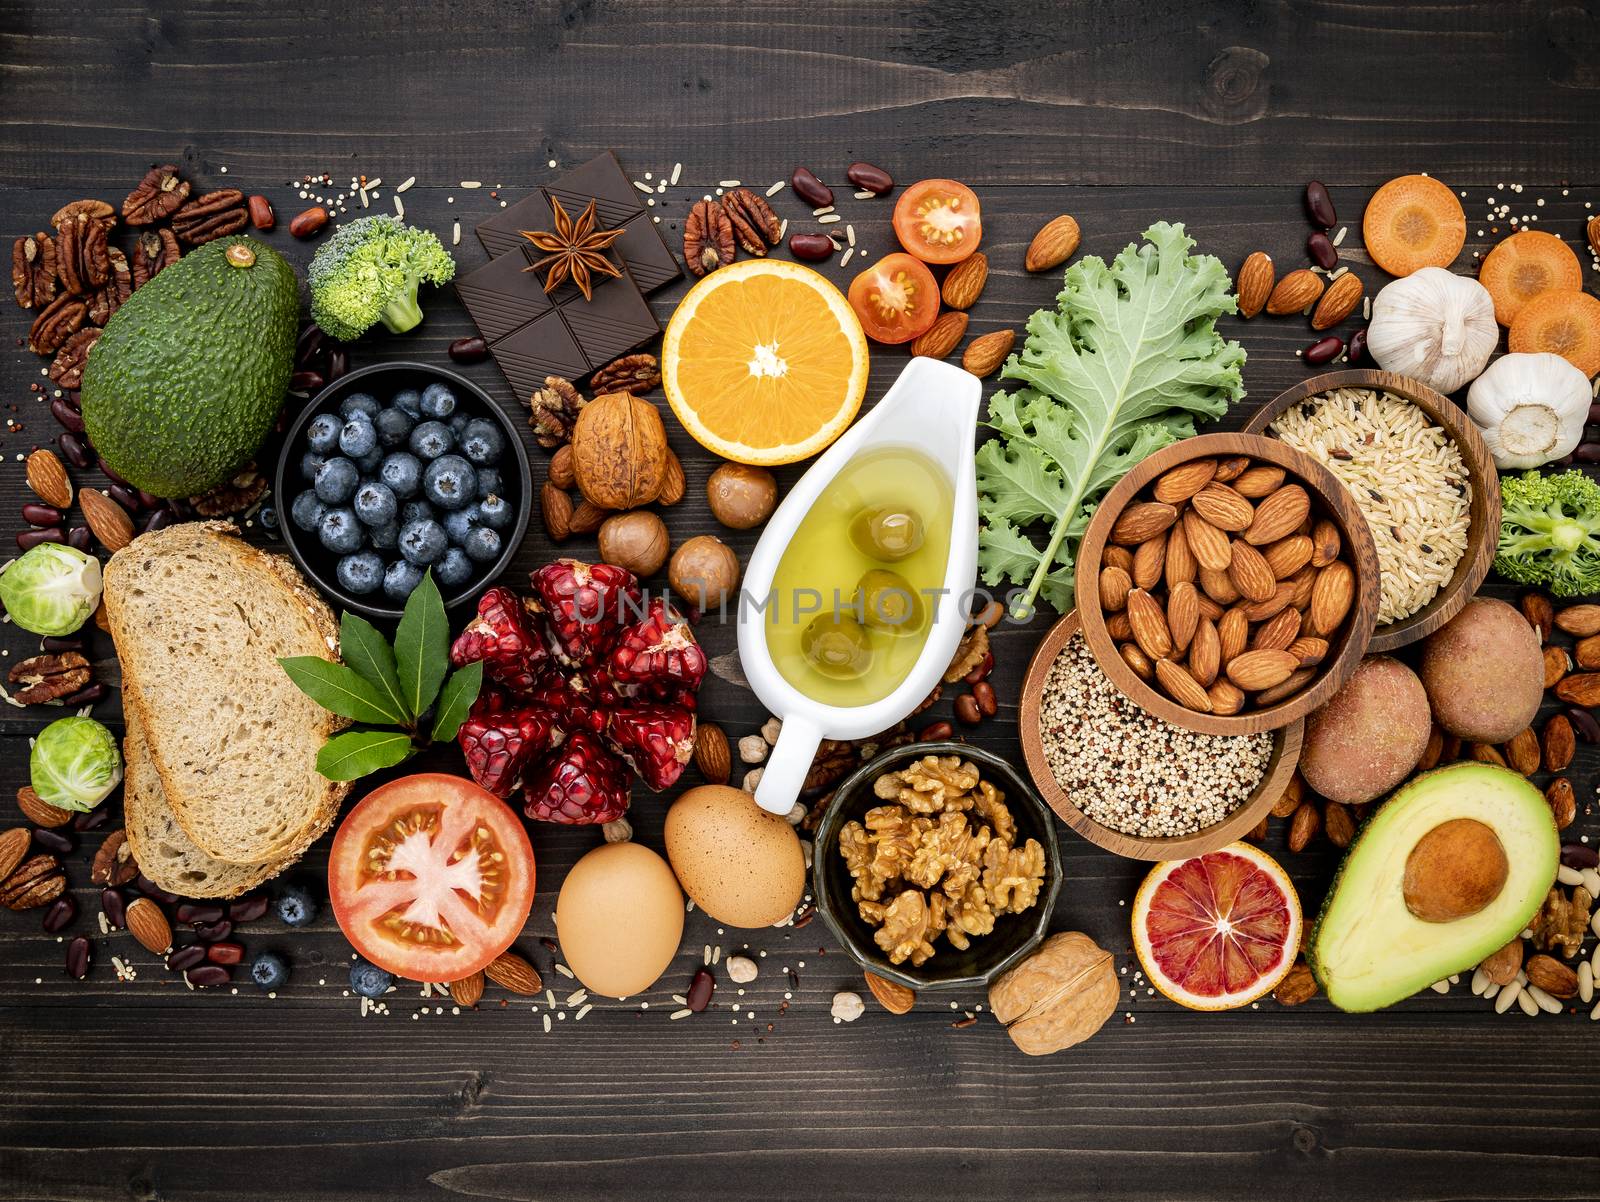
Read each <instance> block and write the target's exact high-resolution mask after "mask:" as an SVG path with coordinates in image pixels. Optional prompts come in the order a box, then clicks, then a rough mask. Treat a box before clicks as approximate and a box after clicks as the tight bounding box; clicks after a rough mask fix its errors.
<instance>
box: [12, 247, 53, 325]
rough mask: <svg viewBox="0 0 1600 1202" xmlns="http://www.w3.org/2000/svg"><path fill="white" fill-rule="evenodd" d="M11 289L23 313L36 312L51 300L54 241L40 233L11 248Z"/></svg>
mask: <svg viewBox="0 0 1600 1202" xmlns="http://www.w3.org/2000/svg"><path fill="white" fill-rule="evenodd" d="M11 287H12V290H13V291H14V292H15V293H16V294H17V304H19V305H21V306H22V307H23V308H24V309H38V308H41V307H43V306H44V305H48V304H49V303H50V302H51V301H52V300H54V299H55V295H56V240H55V239H54V238H52V237H51V236H50V235H49V234H47V233H45V232H44V231H43V230H40V231H39V232H38V233H37V234H24V235H23V236H22V237H20V238H18V239H17V240H16V241H15V242H13V243H12V244H11Z"/></svg>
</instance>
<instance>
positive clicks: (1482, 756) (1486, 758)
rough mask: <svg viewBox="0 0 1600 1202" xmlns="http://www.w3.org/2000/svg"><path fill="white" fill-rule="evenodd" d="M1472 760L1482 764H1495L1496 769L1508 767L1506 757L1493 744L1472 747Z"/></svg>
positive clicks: (1473, 745) (1477, 744)
mask: <svg viewBox="0 0 1600 1202" xmlns="http://www.w3.org/2000/svg"><path fill="white" fill-rule="evenodd" d="M1471 752H1472V758H1473V759H1475V760H1477V761H1478V763H1480V764H1493V765H1494V766H1495V767H1496V768H1504V767H1506V757H1505V755H1504V753H1502V752H1501V750H1500V749H1499V748H1498V747H1496V746H1495V745H1494V744H1493V743H1474V744H1472V747H1471Z"/></svg>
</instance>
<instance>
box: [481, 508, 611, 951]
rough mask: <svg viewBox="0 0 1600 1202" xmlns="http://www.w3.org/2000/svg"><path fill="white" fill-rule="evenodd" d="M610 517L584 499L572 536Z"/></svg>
mask: <svg viewBox="0 0 1600 1202" xmlns="http://www.w3.org/2000/svg"><path fill="white" fill-rule="evenodd" d="M610 516H611V510H609V509H601V508H600V506H598V505H596V504H595V503H594V502H593V501H591V500H589V499H588V498H587V497H585V498H584V499H583V500H582V501H579V502H578V506H577V508H576V509H574V510H573V511H572V518H571V521H570V528H571V530H572V533H574V534H593V533H594V532H595V531H596V530H598V529H600V527H601V526H602V525H604V524H605V520H606V519H607V518H608V517H610ZM493 979H494V978H492V977H491V978H490V980H493Z"/></svg>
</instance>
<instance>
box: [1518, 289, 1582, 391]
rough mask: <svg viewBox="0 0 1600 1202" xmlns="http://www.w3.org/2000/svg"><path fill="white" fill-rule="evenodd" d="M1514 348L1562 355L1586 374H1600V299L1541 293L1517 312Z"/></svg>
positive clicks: (1568, 293) (1573, 293)
mask: <svg viewBox="0 0 1600 1202" xmlns="http://www.w3.org/2000/svg"><path fill="white" fill-rule="evenodd" d="M1510 345H1511V349H1512V350H1514V351H1528V352H1538V351H1548V352H1550V353H1551V354H1552V355H1560V356H1561V357H1562V358H1563V359H1565V360H1566V361H1567V362H1568V363H1571V364H1572V365H1573V366H1574V367H1576V368H1577V369H1578V370H1579V371H1581V372H1582V373H1583V374H1584V375H1586V376H1589V377H1591V378H1593V376H1594V375H1595V373H1596V372H1600V300H1596V299H1595V298H1594V297H1592V296H1590V295H1589V294H1588V293H1587V292H1578V291H1576V290H1573V291H1566V292H1541V293H1540V294H1539V295H1538V296H1536V297H1534V298H1533V299H1532V300H1531V301H1529V302H1528V303H1527V304H1525V305H1523V306H1522V308H1521V309H1519V310H1518V311H1517V319H1516V320H1515V321H1513V322H1512V323H1511V337H1510Z"/></svg>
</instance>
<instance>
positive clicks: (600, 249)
mask: <svg viewBox="0 0 1600 1202" xmlns="http://www.w3.org/2000/svg"><path fill="white" fill-rule="evenodd" d="M550 208H551V210H552V211H553V213H554V214H555V221H554V224H555V227H556V228H555V229H554V230H522V231H520V232H521V234H522V236H523V237H524V238H526V239H527V240H528V241H529V242H532V243H533V244H534V245H535V246H537V247H538V248H539V249H540V250H542V251H544V252H545V257H544V258H542V259H540V260H539V261H538V262H537V263H535V264H534V265H533V266H532V267H524V268H523V269H522V270H524V271H541V270H543V269H544V268H546V267H548V268H549V269H550V270H549V271H548V272H547V273H546V275H545V277H544V290H545V291H546V292H554V291H555V290H556V289H557V288H559V287H560V286H561V285H562V284H564V283H565V282H566V281H567V280H569V279H570V280H571V281H572V282H573V283H574V284H576V285H577V286H578V291H579V292H581V293H583V299H584V300H593V299H594V285H593V282H592V280H593V277H594V276H596V275H604V276H610V277H612V278H616V277H617V276H619V275H621V274H622V272H621V271H620V270H619V269H618V268H617V265H616V264H615V263H613V262H612V261H611V260H610V259H608V258H607V257H606V254H605V251H606V248H607V247H608V246H610V245H611V244H612V243H613V242H615V241H616V240H617V239H618V238H620V237H622V233H623V231H621V230H602V229H598V228H597V226H598V225H599V221H598V219H597V218H596V217H595V212H594V201H592V200H591V201H590V202H589V204H588V206H587V207H586V208H585V209H584V210H583V212H582V213H581V214H580V215H579V217H578V220H576V221H574V220H572V218H571V217H569V216H567V211H566V209H564V208H562V207H561V202H560V201H559V200H557V199H556V198H555V197H554V196H552V197H551V198H550Z"/></svg>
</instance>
